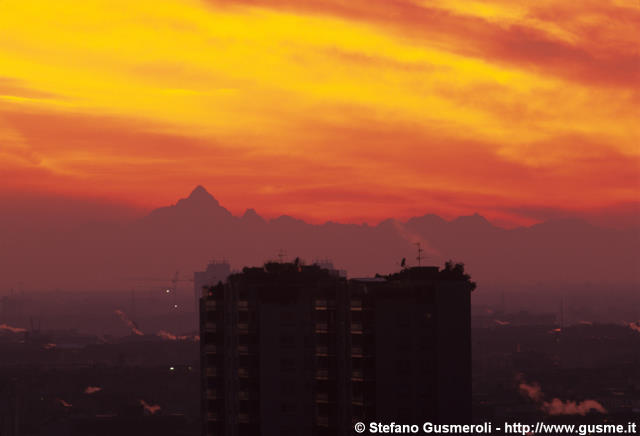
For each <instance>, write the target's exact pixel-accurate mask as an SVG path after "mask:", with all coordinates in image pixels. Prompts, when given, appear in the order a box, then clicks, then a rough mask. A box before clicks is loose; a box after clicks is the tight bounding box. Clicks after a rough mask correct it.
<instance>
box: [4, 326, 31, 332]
mask: <svg viewBox="0 0 640 436" xmlns="http://www.w3.org/2000/svg"><path fill="white" fill-rule="evenodd" d="M0 330H5V331H8V332H11V333H24V332H26V331H27V329H23V328H20V327H12V326H10V325H7V324H0Z"/></svg>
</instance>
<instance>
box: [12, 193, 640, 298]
mask: <svg viewBox="0 0 640 436" xmlns="http://www.w3.org/2000/svg"><path fill="white" fill-rule="evenodd" d="M3 231H4V232H5V233H6V234H2V232H3ZM0 238H2V240H4V241H5V244H3V245H0V262H1V263H0V286H7V287H10V286H13V285H12V283H16V282H19V281H22V282H23V283H25V285H26V286H30V287H37V288H40V289H43V288H55V287H60V288H70V289H110V288H117V289H126V287H127V286H131V283H128V282H127V281H126V278H127V277H131V276H143V275H149V276H154V277H155V276H161V277H164V276H166V277H169V276H170V275H171V274H173V273H174V272H175V271H176V270H179V271H181V272H183V273H184V274H187V275H189V274H191V273H192V272H193V271H195V270H201V269H202V268H204V267H205V266H206V263H207V262H208V261H209V260H210V259H212V258H227V259H229V260H230V262H231V263H232V266H233V267H235V268H241V267H242V266H245V265H259V264H261V263H263V262H264V261H265V260H269V259H274V258H276V256H277V253H278V252H281V251H286V253H287V254H288V256H289V257H291V258H294V257H301V258H302V259H305V260H306V261H307V262H312V261H313V260H315V259H330V260H332V261H333V263H334V265H335V266H336V267H337V268H340V269H345V270H347V271H348V272H349V274H350V275H351V276H366V275H373V274H375V273H389V272H393V271H396V270H398V268H399V264H400V260H401V259H402V258H406V259H408V261H409V264H415V263H416V261H415V260H414V259H415V257H416V245H415V244H416V243H420V244H421V246H422V248H423V249H424V250H425V252H424V257H425V260H424V262H425V263H427V264H435V265H442V264H443V263H444V261H446V260H448V259H454V260H458V261H462V262H464V263H465V264H466V265H467V270H468V271H469V272H470V273H471V275H472V276H473V279H474V280H475V281H477V282H478V285H479V289H480V290H481V289H482V287H483V285H487V284H514V285H517V284H520V283H554V284H559V283H560V284H561V283H574V284H575V283H588V282H591V283H602V284H612V285H616V286H617V285H625V286H637V284H638V283H639V273H638V271H639V257H640V256H639V253H640V250H639V248H640V233H639V232H638V231H637V230H633V229H629V230H614V229H605V228H599V227H596V226H593V225H591V224H588V223H586V222H584V221H578V220H555V221H549V222H545V223H541V224H537V225H534V226H531V227H519V228H515V229H504V228H501V227H498V226H495V225H493V224H492V223H490V222H489V221H488V220H486V219H485V218H484V217H482V216H481V215H478V214H474V215H470V216H462V217H458V218H455V219H453V220H451V221H447V220H445V219H443V218H441V217H439V216H437V215H433V214H426V215H423V216H420V217H414V218H411V219H409V220H406V221H398V220H395V219H388V220H385V221H382V222H381V223H379V224H377V225H367V224H362V225H358V224H341V223H335V222H326V223H324V224H309V223H306V222H304V221H302V220H299V219H296V218H294V217H290V216H286V215H283V216H280V217H277V218H273V219H269V220H267V219H264V218H263V217H261V216H260V215H259V214H258V213H257V212H256V211H255V210H253V209H247V210H246V211H245V212H244V214H243V215H241V216H234V215H233V214H231V213H230V212H229V211H228V210H227V209H225V208H224V207H223V206H222V205H220V203H219V202H218V200H216V199H215V197H214V196H213V195H211V194H210V193H209V192H208V191H207V190H206V189H205V188H204V187H202V186H197V187H196V188H195V189H194V190H193V191H192V192H191V194H190V195H189V196H188V197H186V198H183V199H180V200H178V201H177V202H176V203H175V204H174V205H171V206H166V207H161V208H158V209H155V210H153V211H152V212H150V213H149V214H148V215H146V216H145V217H143V218H141V219H137V220H133V221H129V222H126V223H124V224H123V223H120V224H100V225H92V224H89V223H88V224H87V225H83V226H81V227H78V228H74V229H65V230H64V231H63V232H62V231H61V232H55V231H47V232H44V233H41V234H38V235H35V234H34V232H33V231H30V232H26V231H21V230H19V229H6V231H5V230H3V229H0ZM34 272H35V273H34Z"/></svg>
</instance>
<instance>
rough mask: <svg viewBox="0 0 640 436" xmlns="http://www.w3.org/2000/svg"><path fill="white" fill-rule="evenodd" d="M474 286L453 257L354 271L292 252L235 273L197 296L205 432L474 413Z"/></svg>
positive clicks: (338, 428) (301, 428)
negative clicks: (287, 258) (369, 274)
mask: <svg viewBox="0 0 640 436" xmlns="http://www.w3.org/2000/svg"><path fill="white" fill-rule="evenodd" d="M474 286H475V285H474V284H473V283H472V282H470V281H469V277H468V276H467V275H465V274H464V272H463V270H462V269H461V268H458V269H456V268H452V267H451V265H448V266H447V268H445V269H443V270H439V269H438V268H437V267H415V268H407V269H404V270H403V271H401V272H399V273H397V274H392V275H390V276H385V277H376V278H368V279H351V280H347V279H346V278H345V277H343V276H341V275H340V274H339V273H338V272H337V271H335V270H329V269H325V268H322V267H320V266H318V265H309V266H305V265H301V264H300V263H299V262H298V261H296V262H293V263H267V264H265V265H264V267H260V268H244V270H243V271H242V272H241V273H237V274H232V275H230V276H229V278H228V280H227V282H226V283H219V284H218V285H216V286H213V287H211V288H209V289H207V290H205V291H204V293H203V297H202V298H201V300H200V329H201V335H200V337H201V368H202V407H203V410H202V412H203V434H205V435H227V436H228V435H234V436H243V435H265V434H278V435H282V436H286V435H301V434H304V435H350V434H352V433H353V424H354V423H355V422H358V421H362V422H371V421H376V422H391V421H395V422H400V423H407V424H411V423H422V422H424V421H432V422H440V423H463V422H465V423H466V422H470V420H471V416H470V415H471V341H470V336H471V333H470V292H471V290H472V289H473V287H474Z"/></svg>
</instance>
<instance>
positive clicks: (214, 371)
mask: <svg viewBox="0 0 640 436" xmlns="http://www.w3.org/2000/svg"><path fill="white" fill-rule="evenodd" d="M205 375H206V376H207V377H217V376H218V368H216V367H215V366H214V367H209V368H207V369H206V371H205Z"/></svg>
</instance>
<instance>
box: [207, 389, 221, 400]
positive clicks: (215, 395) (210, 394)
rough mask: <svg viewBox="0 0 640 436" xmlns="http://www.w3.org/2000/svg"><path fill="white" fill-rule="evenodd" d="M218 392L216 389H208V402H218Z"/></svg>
mask: <svg viewBox="0 0 640 436" xmlns="http://www.w3.org/2000/svg"><path fill="white" fill-rule="evenodd" d="M218 398H219V397H218V392H217V391H216V390H215V389H207V400H217V399H218Z"/></svg>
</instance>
